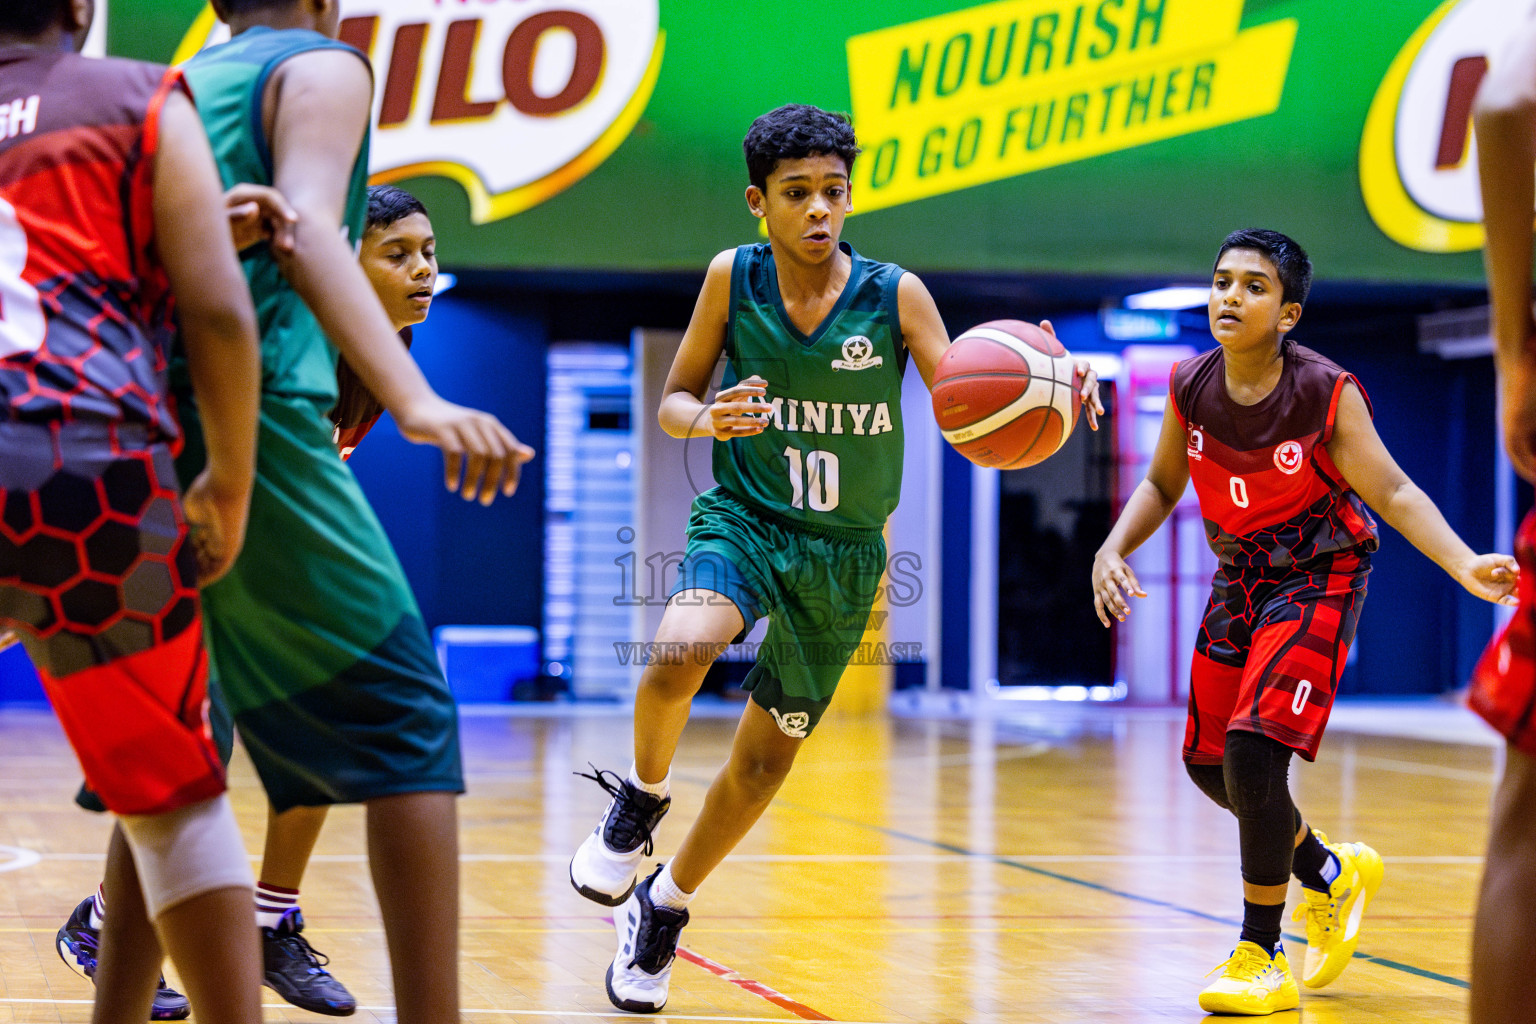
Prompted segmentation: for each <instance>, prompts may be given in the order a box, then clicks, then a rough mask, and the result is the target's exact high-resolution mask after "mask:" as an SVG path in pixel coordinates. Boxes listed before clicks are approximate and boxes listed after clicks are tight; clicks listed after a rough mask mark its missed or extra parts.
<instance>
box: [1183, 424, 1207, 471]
mask: <svg viewBox="0 0 1536 1024" xmlns="http://www.w3.org/2000/svg"><path fill="white" fill-rule="evenodd" d="M1204 451H1205V432H1204V431H1202V430H1201V429H1200V428H1199V427H1190V428H1189V444H1188V448H1187V450H1186V452H1185V454H1186V455H1188V456H1189V458H1190V461H1192V462H1199V461H1200V460H1202V459H1204V458H1205V455H1204V454H1203V453H1204Z"/></svg>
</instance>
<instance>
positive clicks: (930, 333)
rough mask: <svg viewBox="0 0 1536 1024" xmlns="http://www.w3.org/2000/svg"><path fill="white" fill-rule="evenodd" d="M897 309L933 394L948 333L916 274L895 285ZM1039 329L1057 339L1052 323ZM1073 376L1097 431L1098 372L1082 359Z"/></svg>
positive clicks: (909, 347)
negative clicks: (934, 381) (936, 374)
mask: <svg viewBox="0 0 1536 1024" xmlns="http://www.w3.org/2000/svg"><path fill="white" fill-rule="evenodd" d="M896 310H897V315H899V316H900V317H901V336H902V340H903V341H904V342H905V344H906V346H907V351H908V352H909V353H911V355H912V362H913V363H914V364H916V366H917V372H918V373H920V374H922V375H923V383H924V384H926V385H927V386H928V390H930V391H932V390H933V371H934V368H935V367H936V366H938V364H939V358H940V357H941V356H943V355H944V350H945V349H947V348H949V332H948V331H947V330H946V329H945V327H944V320H943V318H942V317H940V316H939V307H938V306H936V305H935V304H934V301H933V296H932V295H931V294H929V292H928V286H927V285H925V284H923V282H922V281H921V280H920V279H919V278H918V276H917V275H916V274H913V273H911V272H908V273H905V274H902V275H901V280H900V281H898V282H897V283H896ZM1040 328H1041V330H1043V331H1045V332H1046V333H1047V334H1049V335H1050V336H1051V337H1053V338H1054V337H1056V328H1054V327H1052V326H1051V322H1050V321H1049V320H1042V321H1040ZM1073 375H1074V379H1075V380H1078V381H1080V382H1081V384H1080V385H1079V387H1080V393H1081V396H1082V399H1083V409H1084V411H1085V412H1087V414H1088V426H1089V427H1091V428H1092V429H1094V430H1098V429H1099V417H1100V416H1102V415H1104V404H1103V403H1102V402H1101V401H1099V375H1098V372H1097V371H1096V370H1094V368H1093V367H1092V366H1090V365H1088V360H1086V359H1079V360H1077V361H1076V362H1075V363H1074V365H1073Z"/></svg>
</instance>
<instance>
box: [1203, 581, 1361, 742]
mask: <svg viewBox="0 0 1536 1024" xmlns="http://www.w3.org/2000/svg"><path fill="white" fill-rule="evenodd" d="M1350 567H1351V568H1352V569H1353V571H1352V572H1351V573H1349V574H1341V573H1339V572H1323V573H1298V574H1294V575H1287V576H1283V577H1281V578H1280V579H1279V580H1274V581H1269V580H1262V579H1251V578H1250V579H1244V578H1242V577H1241V576H1233V577H1231V578H1229V577H1226V576H1224V575H1223V574H1222V573H1218V574H1217V578H1216V581H1215V583H1214V585H1213V587H1212V593H1211V603H1210V604H1209V605H1208V606H1207V608H1206V614H1205V619H1204V621H1203V622H1202V624H1201V632H1200V638H1199V640H1197V641H1196V644H1195V657H1194V664H1193V665H1192V667H1191V671H1190V681H1189V717H1188V719H1187V721H1186V723H1185V729H1184V760H1185V761H1187V762H1190V763H1193V764H1220V763H1221V760H1222V754H1223V752H1224V751H1225V750H1226V745H1227V732H1228V731H1229V730H1232V729H1243V730H1247V731H1248V732H1256V733H1259V734H1260V735H1262V736H1269V737H1272V738H1273V739H1275V740H1278V741H1279V742H1281V743H1283V744H1285V745H1286V746H1288V747H1291V748H1293V749H1295V750H1296V752H1297V753H1299V754H1301V756H1302V757H1304V758H1306V759H1307V760H1308V761H1310V760H1312V759H1313V758H1315V757H1316V756H1317V747H1318V744H1319V743H1320V742H1321V741H1322V738H1323V728H1324V727H1325V726H1326V725H1327V724H1328V713H1329V712H1330V711H1331V710H1332V709H1333V696H1334V691H1335V688H1336V687H1337V686H1338V682H1339V675H1340V674H1341V673H1342V672H1343V670H1344V661H1345V659H1346V658H1347V657H1348V655H1349V645H1350V644H1351V643H1353V642H1354V639H1355V627H1356V625H1357V624H1358V623H1359V621H1360V608H1361V606H1362V605H1363V604H1364V603H1365V588H1364V582H1365V575H1366V573H1368V572H1369V563H1367V562H1362V563H1361V564H1360V565H1359V566H1358V567H1356V566H1354V565H1353V562H1351V564H1350ZM1341 584H1343V586H1341ZM1345 586H1349V587H1356V588H1357V589H1345Z"/></svg>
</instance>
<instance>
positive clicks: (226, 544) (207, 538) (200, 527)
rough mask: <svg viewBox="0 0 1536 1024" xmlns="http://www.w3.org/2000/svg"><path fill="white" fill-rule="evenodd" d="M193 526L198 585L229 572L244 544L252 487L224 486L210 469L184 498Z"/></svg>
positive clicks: (192, 534) (203, 585) (193, 484)
mask: <svg viewBox="0 0 1536 1024" xmlns="http://www.w3.org/2000/svg"><path fill="white" fill-rule="evenodd" d="M181 504H182V508H184V509H185V510H186V513H187V523H188V524H189V525H190V526H191V527H192V533H191V540H192V551H193V553H194V554H195V555H196V556H197V585H198V586H200V587H206V586H207V585H208V584H210V583H212V582H213V581H215V580H217V579H218V578H219V577H220V576H223V575H224V574H225V573H226V572H229V567H230V566H232V565H234V564H235V557H236V556H237V555H239V554H240V547H241V545H243V544H244V543H245V522H246V517H247V516H248V515H249V514H250V511H251V492H250V490H249V488H232V487H228V486H224V485H221V484H220V483H219V482H218V481H217V480H216V479H215V478H214V476H213V474H211V473H210V472H209V471H208V470H206V469H205V470H203V471H202V472H201V473H199V474H198V475H197V479H196V480H193V481H192V485H191V486H190V487H188V488H187V491H186V493H185V494H183V495H182V497H181Z"/></svg>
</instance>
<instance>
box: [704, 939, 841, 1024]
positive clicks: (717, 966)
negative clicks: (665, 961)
mask: <svg viewBox="0 0 1536 1024" xmlns="http://www.w3.org/2000/svg"><path fill="white" fill-rule="evenodd" d="M677 955H678V956H680V957H682V958H683V959H684V960H687V961H688V962H689V963H691V964H697V965H698V966H700V967H702V968H704V969H705V970H706V971H708V972H709V973H711V974H713V975H715V976H716V977H718V978H721V979H723V980H725V981H728V982H730V983H731V984H732V985H735V986H736V987H737V988H740V989H744V990H745V991H747V992H751V993H752V994H753V995H755V996H761V997H762V998H764V999H766V1000H768V1001H769V1002H770V1003H772V1004H773V1005H775V1006H777V1007H779V1008H781V1009H785V1010H788V1011H789V1012H790V1013H792V1014H794V1015H795V1016H796V1017H800V1018H802V1019H804V1020H834V1019H835V1018H833V1017H828V1016H827V1015H826V1014H824V1013H822V1012H821V1011H820V1010H813V1009H811V1008H810V1007H809V1006H806V1005H805V1004H804V1003H802V1002H800V1001H799V1000H796V999H791V998H789V996H786V995H785V994H784V993H782V992H780V991H778V990H777V989H774V988H770V987H769V986H767V985H764V984H763V983H762V982H760V981H753V980H752V979H751V978H746V977H743V976H742V975H740V974H738V973H737V972H736V971H733V970H731V969H730V968H729V967H727V966H725V964H722V963H720V962H718V961H715V960H711V959H710V958H709V957H707V956H702V955H700V954H698V953H695V952H694V951H693V950H691V949H687V948H685V947H683V946H678V947H677Z"/></svg>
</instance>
